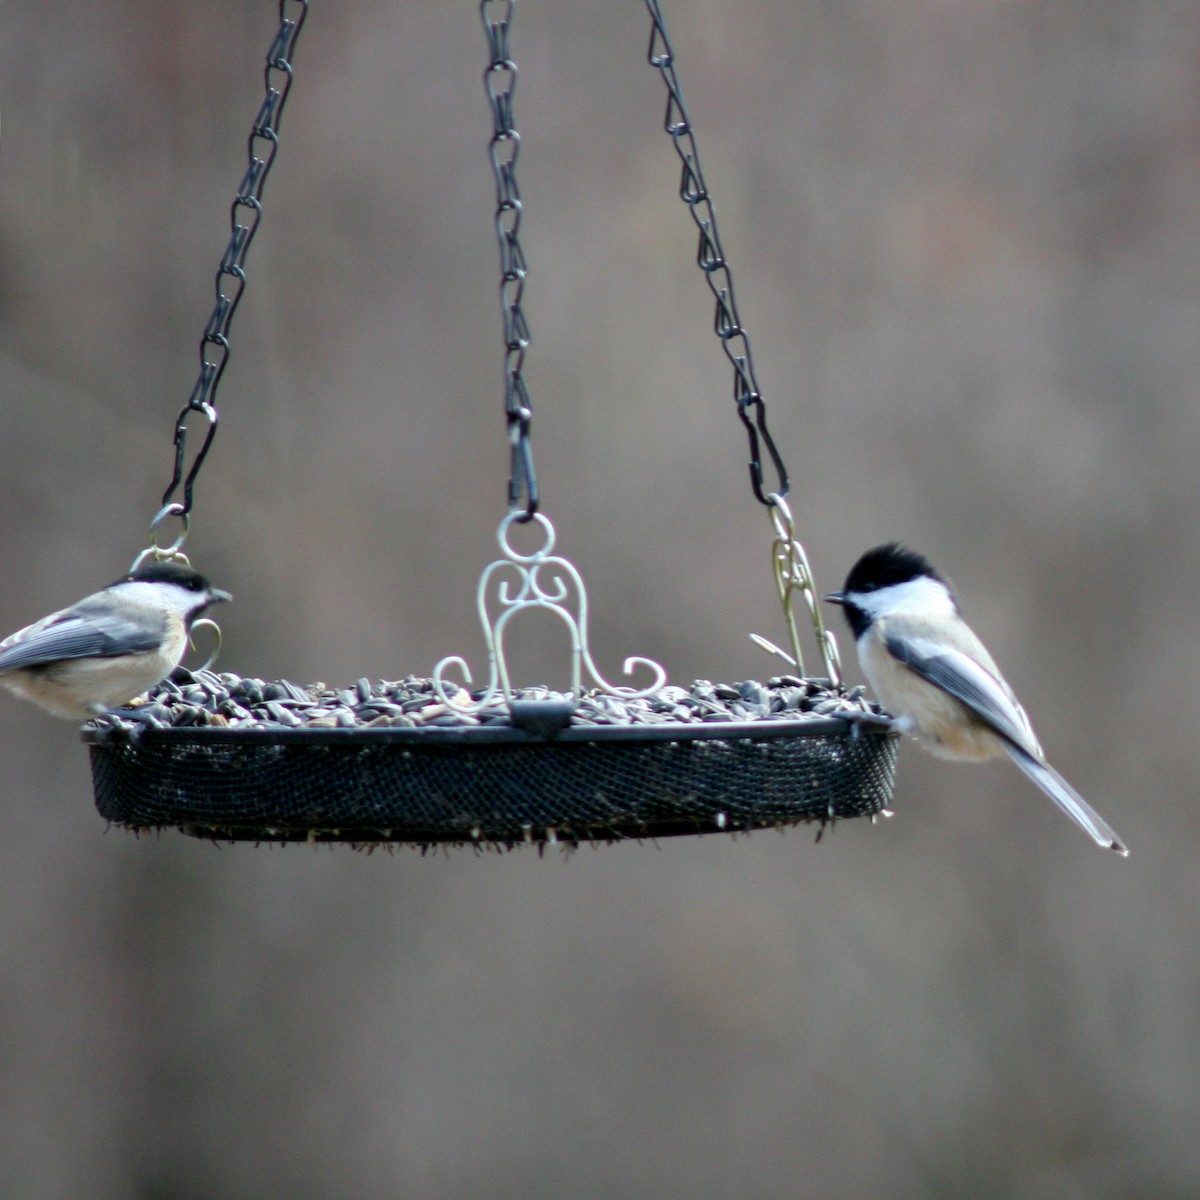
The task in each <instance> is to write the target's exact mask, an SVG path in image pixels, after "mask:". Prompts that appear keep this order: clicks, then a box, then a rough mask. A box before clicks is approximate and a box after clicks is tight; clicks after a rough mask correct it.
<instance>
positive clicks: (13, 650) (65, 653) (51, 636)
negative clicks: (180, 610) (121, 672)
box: [0, 612, 165, 671]
mask: <svg viewBox="0 0 1200 1200" xmlns="http://www.w3.org/2000/svg"><path fill="white" fill-rule="evenodd" d="M163 623H165V618H164V622H163ZM162 636H163V628H162V624H161V623H160V624H159V626H158V628H150V627H148V626H146V625H144V624H141V623H138V624H135V623H134V622H132V621H127V620H123V619H121V618H118V617H112V616H109V617H106V618H97V617H95V616H85V615H79V614H78V613H75V612H73V613H71V614H70V615H63V616H61V617H56V618H55V617H52V618H51V619H50V620H49V621H45V622H39V623H38V624H37V625H32V626H30V627H29V628H28V629H23V630H21V632H20V633H15V634H13V636H12V637H11V638H8V639H7V641H6V642H5V644H4V645H3V646H0V671H12V670H15V669H17V668H19V667H37V666H44V665H45V664H47V663H52V662H60V661H62V660H63V659H67V658H116V657H117V656H119V655H122V654H138V653H142V652H145V651H149V650H155V649H157V648H158V646H159V645H160V644H161V642H162Z"/></svg>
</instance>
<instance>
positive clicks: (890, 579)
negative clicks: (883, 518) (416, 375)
mask: <svg viewBox="0 0 1200 1200" xmlns="http://www.w3.org/2000/svg"><path fill="white" fill-rule="evenodd" d="M922 575H928V576H929V577H930V578H931V579H936V580H937V581H938V582H939V583H943V584H945V585H946V586H947V587H949V586H950V584H949V582H948V581H947V580H946V578H945V577H944V576H943V575H942V574H941V572H939V571H938V570H937V568H936V567H935V566H934V565H933V563H931V562H930V561H929V559H927V558H926V557H925V556H924V555H923V554H918V553H917V552H916V551H915V550H910V549H909V548H908V547H907V546H902V545H901V544H900V543H899V542H888V543H887V545H885V546H876V547H875V549H874V550H868V551H867V552H866V554H864V555H863V556H862V558H860V559H859V560H858V562H856V563H855V564H854V566H853V567H851V568H850V574H849V575H847V576H846V589H845V590H846V591H847V592H877V591H879V589H880V588H885V587H891V586H893V585H894V584H897V583H908V581H909V580H911V579H919V578H920V577H921V576H922Z"/></svg>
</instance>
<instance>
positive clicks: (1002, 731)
mask: <svg viewBox="0 0 1200 1200" xmlns="http://www.w3.org/2000/svg"><path fill="white" fill-rule="evenodd" d="M884 644H885V645H886V646H887V649H888V653H889V654H891V655H892V657H893V658H895V659H897V660H898V661H900V662H902V663H903V664H904V665H905V666H906V667H909V668H910V669H911V670H913V671H915V672H916V673H917V674H918V675H920V676H921V677H922V678H923V679H927V680H928V681H929V682H930V683H932V684H933V685H934V686H935V687H939V688H941V689H942V691H944V692H948V693H949V694H950V695H951V696H953V697H954V698H955V699H956V700H960V701H961V702H962V703H963V704H965V705H966V706H967V707H968V708H969V709H970V710H971V711H972V712H973V713H974V714H975V715H976V716H977V717H978V718H979V719H980V720H981V721H982V722H983V723H984V724H985V725H987V726H988V727H989V728H990V729H993V730H995V732H996V733H998V734H999V735H1000V736H1001V737H1002V738H1004V740H1005V741H1006V742H1009V743H1011V744H1012V745H1014V746H1017V747H1019V748H1020V749H1021V750H1023V751H1024V752H1025V753H1026V754H1028V755H1030V756H1031V757H1032V758H1034V759H1037V760H1040V759H1041V757H1042V750H1041V747H1040V746H1039V745H1038V743H1037V738H1036V737H1034V734H1033V728H1032V726H1031V725H1030V724H1029V718H1028V717H1027V716H1026V715H1025V710H1024V709H1023V708H1022V707H1021V706H1020V704H1018V703H1017V701H1016V699H1015V697H1014V696H1013V694H1012V691H1011V689H1010V688H1009V686H1008V684H1006V683H1005V682H1004V680H1002V679H1000V678H999V677H998V676H996V675H993V674H992V673H991V671H989V670H988V669H987V668H986V667H983V666H981V665H980V664H979V663H978V662H976V661H975V660H974V659H973V658H972V657H971V656H970V655H969V654H964V653H963V652H962V651H961V650H955V649H953V648H951V647H949V646H946V645H944V644H943V643H941V642H935V641H933V640H932V639H930V638H921V637H915V638H914V637H900V636H897V635H895V634H889V635H887V636H886V637H885V639H884Z"/></svg>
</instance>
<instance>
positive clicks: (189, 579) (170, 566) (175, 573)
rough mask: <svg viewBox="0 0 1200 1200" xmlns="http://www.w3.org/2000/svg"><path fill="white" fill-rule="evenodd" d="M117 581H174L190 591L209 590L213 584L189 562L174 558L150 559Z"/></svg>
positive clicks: (176, 584)
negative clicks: (190, 565) (193, 568)
mask: <svg viewBox="0 0 1200 1200" xmlns="http://www.w3.org/2000/svg"><path fill="white" fill-rule="evenodd" d="M117 583H173V584H175V586H176V587H181V588H185V589H186V590H187V591H189V592H207V591H210V590H211V585H210V584H209V582H208V580H207V579H205V578H204V576H203V575H201V574H200V573H199V572H198V571H194V570H192V568H191V567H189V566H188V565H187V563H183V562H178V561H176V560H173V559H166V558H164V559H149V560H147V561H146V562H144V563H143V564H142V565H141V566H139V567H138V568H137V569H136V570H134V571H131V572H130V573H129V574H128V575H125V576H123V577H122V578H121V579H118V580H117Z"/></svg>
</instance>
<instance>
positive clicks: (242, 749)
mask: <svg viewBox="0 0 1200 1200" xmlns="http://www.w3.org/2000/svg"><path fill="white" fill-rule="evenodd" d="M645 2H646V7H647V10H648V11H649V14H650V17H651V22H652V29H651V37H650V47H649V56H648V57H649V62H650V64H651V65H652V66H653V67H654V68H655V69H656V70H658V71H659V72H660V74H661V76H662V79H663V82H664V84H665V86H666V92H667V105H666V120H665V128H666V132H667V133H668V135H669V136H670V138H671V142H672V145H673V146H674V148H675V151H676V153H677V154H678V156H679V159H680V161H681V164H682V182H681V187H680V195H681V197H682V199H683V201H684V203H685V204H686V205H687V208H688V211H689V212H690V213H691V216H692V219H693V220H694V222H695V224H696V227H697V230H698V232H699V252H698V257H697V261H698V264H699V266H700V268H701V270H702V272H703V274H704V278H705V280H706V282H707V284H708V286H709V288H710V289H711V291H712V294H713V297H714V299H715V301H716V320H715V330H716V334H717V337H718V338H719V340H720V344H721V347H722V349H723V351H724V353H725V355H726V357H727V358H728V360H729V362H730V364H731V365H732V367H733V380H734V401H735V404H736V409H737V414H738V416H739V418H740V419H741V421H742V423H743V425H744V427H745V430H746V433H747V435H748V438H749V445H750V482H751V487H752V489H753V492H754V496H755V499H756V500H757V501H758V502H759V503H761V504H762V505H764V506H765V507H766V509H767V512H768V514H769V516H770V518H771V522H772V532H773V537H772V541H771V557H772V564H773V570H774V576H775V582H776V587H777V589H778V593H779V598H780V602H781V604H782V607H783V613H784V621H785V628H786V630H787V635H788V639H789V651H784V650H781V649H780V648H779V647H777V646H775V645H773V644H772V643H770V642H768V641H766V640H765V639H763V638H759V637H758V636H757V635H752V636H753V637H754V639H755V641H756V642H757V643H758V644H759V645H760V646H762V647H764V648H765V649H767V650H769V651H770V652H771V653H773V654H774V655H776V656H778V657H779V658H781V659H783V660H784V661H785V662H786V664H787V665H788V668H789V670H788V671H787V673H786V674H782V675H778V676H775V677H773V678H771V679H769V680H768V681H767V682H766V683H763V684H760V683H757V682H753V681H751V682H744V683H740V684H734V685H725V684H713V683H709V682H705V681H701V682H698V683H694V684H693V685H691V686H690V687H687V688H684V687H678V686H671V685H668V684H667V682H666V672H665V671H664V670H663V668H662V667H660V666H659V665H658V664H657V663H655V662H653V661H652V660H650V659H647V658H641V657H631V658H629V659H627V660H626V663H625V670H626V674H630V675H632V674H637V673H640V674H642V675H644V676H645V677H646V679H647V680H648V682H646V683H645V685H644V686H641V687H633V686H617V685H614V684H611V683H609V682H608V681H607V680H605V679H604V678H603V677H602V676H601V674H600V672H599V671H598V670H597V669H596V666H595V663H594V662H593V659H592V654H591V650H590V648H589V645H588V601H587V591H586V588H585V585H584V581H583V578H582V575H581V574H580V572H579V571H578V570H577V568H576V567H575V566H574V565H573V564H572V563H571V562H570V561H569V560H568V559H567V558H565V557H562V556H561V555H558V554H555V553H554V549H555V544H556V534H555V530H554V527H553V526H552V525H551V523H550V521H549V520H548V518H547V517H546V516H545V515H544V513H543V512H542V511H541V508H540V497H539V494H538V486H537V477H536V474H535V472H534V461H533V449H532V442H531V440H530V430H531V422H532V404H531V401H530V396H529V393H528V389H527V387H526V383H525V378H524V373H523V372H524V361H525V354H526V350H527V348H528V346H529V344H530V335H529V329H528V325H527V322H526V319H525V313H524V309H523V296H524V289H525V281H526V259H525V255H524V252H523V250H522V247H521V239H520V232H521V220H522V216H523V212H524V209H523V203H522V199H521V193H520V190H519V188H518V186H517V158H518V153H519V149H520V138H519V135H518V132H517V129H516V126H515V125H514V123H513V122H514V107H513V91H514V87H515V84H516V80H517V67H516V64H515V61H514V59H513V57H512V54H511V52H510V46H509V35H510V30H511V25H512V17H513V9H514V0H507V2H503V0H483V2H482V3H481V4H480V15H481V18H482V21H483V26H484V30H485V33H486V36H487V44H488V51H489V60H488V63H487V67H486V70H485V72H484V83H485V88H486V92H487V97H488V101H489V104H490V108H491V116H492V123H493V128H492V137H491V142H490V157H491V165H492V170H493V173H494V176H495V182H496V211H495V215H494V221H495V228H496V233H497V238H498V242H499V249H500V302H501V312H502V317H503V331H504V380H505V388H504V412H505V419H506V424H507V437H508V442H509V446H510V451H511V473H510V479H509V484H508V508H507V512H506V513H505V515H504V517H503V519H502V521H501V523H500V527H499V531H498V538H499V544H500V549H501V557H500V558H498V559H497V560H496V561H494V562H492V563H491V564H490V565H488V566H487V567H486V568H485V569H484V571H483V572H482V575H481V578H480V582H479V589H478V610H479V617H480V621H481V625H482V629H483V636H484V639H485V642H486V646H487V652H488V679H487V683H486V686H483V687H474V686H473V684H474V683H475V681H474V679H473V677H472V674H471V672H470V670H469V668H468V666H467V663H466V660H465V659H463V658H462V657H459V656H457V655H454V656H450V657H447V658H445V659H443V660H442V661H441V662H440V663H438V664H437V665H436V667H435V668H434V669H433V671H432V673H431V674H430V675H429V676H428V677H425V676H415V675H409V676H406V677H404V678H403V679H399V680H395V681H390V682H389V681H371V680H368V679H360V680H359V681H358V682H357V683H356V684H354V685H352V686H349V687H346V688H342V689H333V688H327V687H325V686H324V685H313V686H308V687H305V686H299V685H296V684H294V683H290V682H287V681H280V680H277V681H265V680H262V679H257V678H252V677H241V676H238V675H234V674H232V673H228V672H221V673H219V674H218V673H216V672H214V671H212V670H210V669H202V670H199V671H195V672H188V671H182V670H181V671H178V672H176V674H175V676H173V677H172V678H171V679H169V680H166V681H165V682H163V683H162V684H161V685H159V686H158V687H157V688H156V689H154V691H153V692H152V693H151V694H150V696H149V698H148V700H147V702H146V703H145V704H144V705H143V706H141V708H140V710H139V712H140V716H141V719H140V720H139V722H138V724H137V729H136V730H134V731H132V732H125V731H123V730H122V729H121V727H120V726H119V725H115V724H114V723H113V722H96V723H92V724H89V725H87V726H85V727H84V730H83V738H84V741H85V742H86V743H87V744H88V745H89V747H90V753H91V762H92V774H93V780H94V784H95V793H96V803H97V807H98V808H99V810H100V812H101V814H102V815H103V816H104V817H105V818H107V819H108V820H109V821H110V822H112V823H114V824H117V825H121V826H125V827H128V828H130V829H133V830H144V829H162V828H176V829H179V830H181V831H183V832H184V833H188V834H191V835H194V836H197V837H204V838H214V839H222V840H223V839H230V840H252V841H266V842H272V841H280V842H287V841H345V842H351V843H355V844H360V845H369V844H373V843H377V842H408V843H413V844H417V845H421V846H431V845H436V844H439V843H452V844H473V845H476V846H482V847H489V846H500V847H507V846H513V845H517V844H520V843H522V842H534V843H539V844H542V845H544V844H547V843H554V842H564V843H572V844H573V843H577V842H581V841H593V840H620V839H623V838H644V837H662V836H667V835H673V834H696V833H706V832H718V831H724V832H739V831H745V830H750V829H757V828H763V827H770V826H781V825H788V824H795V823H798V822H815V823H818V824H820V825H822V826H823V825H825V824H828V823H830V822H832V821H835V820H838V819H842V818H847V817H858V816H869V817H874V816H876V815H877V814H880V813H884V812H886V805H887V802H888V801H889V799H890V796H891V789H892V780H893V775H894V770H895V756H896V743H895V735H894V733H893V732H892V731H890V730H889V729H886V728H884V727H881V726H877V725H872V724H871V723H870V722H869V720H868V721H865V722H864V721H863V720H862V719H861V718H863V717H864V716H867V717H869V716H870V715H871V714H873V713H875V712H876V711H877V709H875V708H874V707H873V706H872V705H871V704H869V703H868V702H867V701H865V700H864V699H862V698H861V696H860V695H859V694H858V693H857V692H854V693H849V694H847V693H846V691H845V689H844V687H843V684H842V681H841V676H840V672H839V667H838V659H837V649H836V646H835V644H834V641H833V638H832V636H831V635H830V634H829V633H828V632H827V631H826V630H825V628H824V626H823V624H822V621H821V616H820V612H819V609H818V606H817V603H816V591H815V587H814V585H813V581H812V576H811V572H810V570H809V566H808V562H807V559H806V557H805V554H804V550H803V547H802V546H801V543H800V541H799V538H798V536H797V533H796V529H795V525H794V522H793V519H792V515H791V512H790V510H789V508H788V505H787V503H786V499H785V497H786V496H787V493H788V477H787V471H786V469H785V467H784V463H783V460H782V457H781V455H780V452H779V450H778V448H777V446H776V444H775V441H774V439H773V438H772V436H771V433H770V430H769V428H768V425H767V415H766V405H765V403H764V401H763V397H762V394H761V392H760V391H759V389H758V384H757V381H756V379H755V375H754V366H753V361H752V359H751V354H750V340H749V336H748V334H747V333H746V330H745V328H744V326H743V325H742V324H741V321H740V318H739V316H738V311H737V305H736V303H735V300H734V292H733V279H732V275H731V273H730V269H729V265H728V263H727V262H726V259H725V256H724V252H723V250H722V247H721V241H720V237H719V235H718V231H717V223H716V215H715V211H714V208H713V204H712V200H711V198H710V196H709V192H708V188H707V185H706V184H705V181H704V176H703V174H702V173H701V169H700V159H699V154H698V152H697V148H696V141H695V136H694V133H693V131H692V127H691V124H690V122H689V120H688V116H687V110H686V108H685V107H684V102H683V96H682V93H681V90H680V85H679V79H678V76H677V74H676V69H675V61H674V53H673V51H672V48H671V44H670V42H669V40H668V38H667V31H666V28H665V25H664V23H663V17H662V13H661V10H660V7H659V4H658V2H657V0H645ZM307 12H308V5H307V3H304V2H302V0H282V2H281V4H280V26H279V29H278V32H277V33H276V35H275V37H274V40H273V42H272V44H271V48H270V50H269V51H268V54H267V60H266V70H265V85H266V86H265V96H264V99H263V102H262V104H261V106H260V108H259V111H258V114H257V116H256V117H255V121H254V125H253V128H252V132H251V135H250V139H249V166H248V168H247V170H246V173H245V175H244V176H243V178H242V182H241V185H240V186H239V188H238V190H237V195H236V198H235V199H234V202H233V207H232V212H231V225H232V233H231V236H230V240H229V243H228V245H227V247H226V250H225V253H224V255H223V256H222V258H221V263H220V266H219V267H218V270H217V276H216V304H215V306H214V308H213V312H212V315H211V316H210V318H209V320H208V323H207V325H206V326H205V330H204V334H203V337H202V339H201V343H200V373H199V377H198V379H197V381H196V384H195V387H194V389H193V391H192V394H191V396H190V398H189V400H188V402H187V404H186V405H185V406H184V408H183V410H182V412H181V413H180V414H179V417H178V419H177V421H176V424H175V434H174V472H173V476H172V480H171V484H170V486H169V487H168V488H167V491H166V493H165V494H164V496H163V505H162V508H161V510H160V511H159V512H158V513H157V514H156V516H155V517H154V520H153V521H152V523H151V530H150V546H149V548H148V549H147V550H145V551H143V557H144V556H145V555H153V556H156V557H159V558H170V557H180V558H181V557H182V556H183V551H182V547H183V544H184V541H185V540H186V538H187V534H188V528H189V524H190V520H191V512H192V502H193V491H194V486H195V483H196V479H197V476H198V475H199V472H200V469H201V467H202V465H203V463H204V459H205V457H206V456H207V454H208V451H209V449H210V448H211V446H212V442H213V438H214V435H215V433H216V429H217V410H216V407H215V403H214V401H215V395H216V390H217V386H218V384H219V383H220V380H221V376H222V374H223V373H224V370H225V366H226V363H227V361H228V356H229V329H230V323H231V321H232V319H233V316H234V313H235V312H236V310H237V306H238V303H239V301H240V299H241V296H242V292H243V290H244V288H245V284H246V272H245V262H246V255H247V252H248V250H249V248H250V244H251V242H252V240H253V238H254V234H255V232H256V230H257V228H258V224H259V222H260V220H261V218H262V203H261V197H262V190H263V185H264V183H265V181H266V178H267V175H268V173H269V172H270V169H271V165H272V163H273V162H274V159H275V155H276V153H277V152H278V148H279V123H280V118H281V116H282V113H283V108H284V104H285V102H286V100H287V96H288V92H289V90H290V88H291V85H292V78H293V75H292V56H293V53H294V50H295V46H296V40H297V37H298V35H299V33H300V29H301V27H302V25H303V23H304V20H305V18H306V16H307ZM194 422H200V423H201V424H202V428H201V429H199V430H197V429H195V428H189V427H190V426H191V425H193V423H194ZM195 437H198V442H199V444H198V447H197V448H196V449H194V451H192V452H191V456H190V460H189V449H188V445H189V439H191V438H195ZM193 444H195V443H193ZM764 456H765V459H766V461H767V463H768V464H769V470H770V472H771V473H772V475H773V478H774V481H775V482H774V486H773V487H768V485H767V482H766V475H767V469H768V468H766V467H764ZM172 522H173V523H175V525H177V527H178V533H177V536H176V537H175V538H174V540H173V541H168V540H167V534H166V533H165V532H164V530H165V528H166V527H167V526H168V525H170V524H171V523H172ZM514 525H526V526H530V527H532V529H533V530H535V531H536V535H537V537H538V538H539V539H540V544H539V545H538V546H537V548H535V549H534V550H533V551H532V552H519V551H518V550H517V549H516V548H515V547H514V546H513V544H512V542H511V540H510V537H511V534H512V531H513V526H514ZM164 543H165V544H164ZM798 605H802V606H803V609H804V611H805V614H806V616H807V619H808V621H809V622H811V625H812V628H813V633H814V636H815V639H816V645H817V650H818V653H819V655H820V659H821V665H822V673H821V674H820V675H817V676H808V675H806V674H805V671H804V665H803V657H802V654H801V647H800V635H799V630H798V627H797V626H798V620H799V617H800V613H799V612H798ZM530 610H533V611H534V612H540V613H548V614H552V615H553V617H554V618H556V619H557V620H559V621H561V622H562V623H563V624H565V626H566V628H567V630H568V633H569V638H570V662H569V683H568V684H567V686H566V687H565V688H564V689H563V690H562V691H561V692H553V691H550V690H549V689H547V688H545V687H519V686H514V684H513V682H512V680H511V679H510V677H509V671H508V665H507V661H506V656H505V634H506V631H507V629H508V626H509V624H510V623H511V621H513V620H514V619H525V618H526V616H527V615H528V614H529V613H530ZM217 636H218V643H219V631H217ZM210 665H211V664H210Z"/></svg>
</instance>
